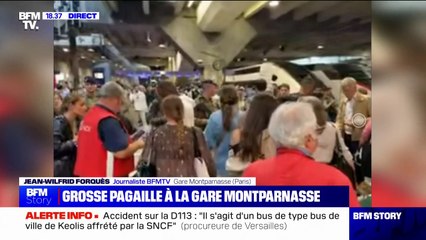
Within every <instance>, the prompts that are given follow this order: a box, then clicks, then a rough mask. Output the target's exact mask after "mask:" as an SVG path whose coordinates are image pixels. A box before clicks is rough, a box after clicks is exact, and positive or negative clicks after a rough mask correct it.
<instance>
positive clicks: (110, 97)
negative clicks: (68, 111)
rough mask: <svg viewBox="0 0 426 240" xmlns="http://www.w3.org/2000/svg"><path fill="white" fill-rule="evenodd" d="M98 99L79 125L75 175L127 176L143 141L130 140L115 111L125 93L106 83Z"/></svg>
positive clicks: (117, 86)
mask: <svg viewBox="0 0 426 240" xmlns="http://www.w3.org/2000/svg"><path fill="white" fill-rule="evenodd" d="M98 96H99V101H98V103H97V104H96V105H95V106H94V107H92V108H91V109H90V110H89V112H88V113H87V114H86V116H85V117H84V119H83V121H82V122H81V124H80V130H79V133H78V141H77V143H78V148H77V160H76V164H75V169H74V174H75V175H76V176H80V177H127V176H128V174H129V173H130V172H132V171H133V169H134V158H133V156H134V153H135V152H136V151H137V150H139V149H141V148H143V146H144V142H143V141H142V140H140V139H132V138H131V137H130V136H129V134H128V133H127V130H126V128H125V126H124V125H123V123H122V122H121V121H120V118H119V116H118V115H117V114H118V112H120V110H121V106H122V104H123V98H124V97H125V92H124V90H123V88H122V87H121V86H120V85H119V84H117V83H115V82H108V83H106V84H105V85H103V86H102V87H101V89H100V90H99V95H98Z"/></svg>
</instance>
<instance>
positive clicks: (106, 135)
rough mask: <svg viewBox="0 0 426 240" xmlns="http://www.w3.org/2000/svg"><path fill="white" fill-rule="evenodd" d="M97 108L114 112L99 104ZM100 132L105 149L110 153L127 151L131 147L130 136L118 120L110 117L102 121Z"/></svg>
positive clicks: (99, 127)
mask: <svg viewBox="0 0 426 240" xmlns="http://www.w3.org/2000/svg"><path fill="white" fill-rule="evenodd" d="M97 106H99V107H101V108H103V109H105V110H107V111H110V112H113V111H111V110H110V109H109V108H107V107H105V106H103V105H100V104H97ZM98 132H99V137H100V138H101V141H102V143H103V145H104V147H105V148H106V149H107V150H108V151H109V152H119V151H122V150H125V149H126V148H127V147H128V145H129V136H128V134H127V132H126V130H125V129H124V128H123V126H122V124H121V123H120V121H119V120H118V119H116V118H113V117H108V118H105V119H103V120H101V121H100V122H99V126H98Z"/></svg>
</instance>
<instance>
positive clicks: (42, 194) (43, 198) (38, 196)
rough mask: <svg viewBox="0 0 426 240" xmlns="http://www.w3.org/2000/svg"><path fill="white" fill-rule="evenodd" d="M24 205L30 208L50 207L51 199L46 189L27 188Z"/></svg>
mask: <svg viewBox="0 0 426 240" xmlns="http://www.w3.org/2000/svg"><path fill="white" fill-rule="evenodd" d="M26 196H27V198H26V202H25V203H26V204H28V205H31V206H44V207H47V206H50V204H51V203H52V198H51V197H49V191H48V189H47V188H27V194H26Z"/></svg>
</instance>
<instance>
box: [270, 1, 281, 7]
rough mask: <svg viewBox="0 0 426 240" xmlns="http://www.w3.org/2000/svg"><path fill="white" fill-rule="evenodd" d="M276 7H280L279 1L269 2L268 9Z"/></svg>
mask: <svg viewBox="0 0 426 240" xmlns="http://www.w3.org/2000/svg"><path fill="white" fill-rule="evenodd" d="M278 5H280V1H270V2H269V6H270V7H276V6H278Z"/></svg>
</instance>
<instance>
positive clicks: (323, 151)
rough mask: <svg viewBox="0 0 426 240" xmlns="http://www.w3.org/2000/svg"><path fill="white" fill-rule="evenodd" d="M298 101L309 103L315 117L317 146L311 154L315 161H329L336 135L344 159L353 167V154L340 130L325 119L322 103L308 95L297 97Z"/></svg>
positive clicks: (331, 156) (325, 113)
mask: <svg viewBox="0 0 426 240" xmlns="http://www.w3.org/2000/svg"><path fill="white" fill-rule="evenodd" d="M299 101H301V102H306V103H309V104H311V105H312V108H313V109H314V112H315V115H316V117H317V125H318V133H319V135H318V147H317V149H316V151H315V152H314V153H313V154H312V157H313V158H314V159H315V160H316V161H317V162H323V163H330V162H331V160H332V159H333V153H334V149H335V147H336V142H337V141H336V137H338V142H339V144H340V147H341V149H342V152H343V156H344V158H345V160H346V161H347V162H348V163H349V165H350V166H351V167H352V168H354V162H353V156H352V154H351V152H350V151H349V149H348V147H347V146H346V145H345V142H344V140H343V137H342V135H341V133H340V131H337V128H336V127H335V126H334V124H333V123H332V122H328V121H327V112H326V111H325V108H324V104H323V103H322V102H321V100H319V99H318V98H316V97H311V96H309V97H301V98H299Z"/></svg>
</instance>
